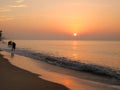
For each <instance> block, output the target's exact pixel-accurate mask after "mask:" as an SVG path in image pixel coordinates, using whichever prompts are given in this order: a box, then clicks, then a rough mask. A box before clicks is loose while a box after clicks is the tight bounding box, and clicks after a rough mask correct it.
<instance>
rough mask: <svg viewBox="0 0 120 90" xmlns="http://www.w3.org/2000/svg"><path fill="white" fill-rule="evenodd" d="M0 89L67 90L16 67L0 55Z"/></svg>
mask: <svg viewBox="0 0 120 90" xmlns="http://www.w3.org/2000/svg"><path fill="white" fill-rule="evenodd" d="M0 90H68V89H67V88H66V87H64V86H62V85H60V84H56V83H53V82H50V81H46V80H43V79H41V78H38V75H37V74H33V73H31V72H28V71H26V70H23V69H20V68H17V67H16V66H13V65H12V64H10V63H9V62H8V60H7V59H5V58H3V55H0Z"/></svg>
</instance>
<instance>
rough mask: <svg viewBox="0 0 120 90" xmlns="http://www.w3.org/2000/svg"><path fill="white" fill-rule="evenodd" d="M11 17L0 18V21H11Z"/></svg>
mask: <svg viewBox="0 0 120 90" xmlns="http://www.w3.org/2000/svg"><path fill="white" fill-rule="evenodd" d="M13 19H14V18H13V17H9V16H0V21H9V20H13Z"/></svg>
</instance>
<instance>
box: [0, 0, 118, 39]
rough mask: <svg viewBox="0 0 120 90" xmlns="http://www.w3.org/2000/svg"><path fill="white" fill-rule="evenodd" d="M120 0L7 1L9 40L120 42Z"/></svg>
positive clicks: (0, 18) (2, 15) (4, 25)
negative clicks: (76, 39)
mask: <svg viewBox="0 0 120 90" xmlns="http://www.w3.org/2000/svg"><path fill="white" fill-rule="evenodd" d="M119 3H120V0H3V1H0V28H1V29H3V31H4V35H5V37H6V38H15V39H18V38H19V39H71V37H72V35H73V33H77V34H78V36H77V38H78V39H95V40H96V39H102V40H108V39H109V40H120V23H119V21H120V17H119V16H120V5H119Z"/></svg>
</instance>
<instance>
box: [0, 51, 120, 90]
mask: <svg viewBox="0 0 120 90" xmlns="http://www.w3.org/2000/svg"><path fill="white" fill-rule="evenodd" d="M1 54H3V55H4V57H5V58H7V59H5V58H2V56H1V62H0V64H1V65H0V66H2V68H1V70H0V71H1V73H2V74H1V75H0V77H1V80H0V83H1V89H0V90H21V89H22V90H25V89H28V90H51V89H52V90H68V89H67V88H69V89H70V90H120V87H119V85H117V84H119V82H116V81H114V80H110V79H107V78H106V79H105V78H100V77H98V76H95V75H91V74H86V73H77V72H74V71H71V70H68V69H62V68H60V67H56V66H53V65H49V64H46V63H44V62H39V61H37V60H32V59H31V58H27V57H24V56H19V55H16V54H14V55H12V54H13V53H8V52H5V51H2V52H1ZM13 65H14V66H13ZM19 68H21V69H19ZM70 73H71V74H70ZM76 77H77V78H76ZM45 80H47V81H45ZM49 81H50V82H49ZM53 82H54V83H53ZM56 83H58V84H56ZM64 86H65V87H64Z"/></svg>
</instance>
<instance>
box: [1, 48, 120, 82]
mask: <svg viewBox="0 0 120 90" xmlns="http://www.w3.org/2000/svg"><path fill="white" fill-rule="evenodd" d="M3 50H5V51H8V52H11V51H10V50H9V49H6V48H4V49H3ZM15 53H16V54H19V55H23V56H27V57H30V58H33V59H37V60H41V61H44V62H47V63H49V64H52V65H56V66H60V67H64V68H68V69H72V70H76V71H84V72H88V73H92V74H96V75H100V76H105V77H109V78H112V79H116V80H120V70H116V69H113V68H110V67H104V66H100V65H94V64H86V63H82V62H78V61H73V60H70V59H68V58H65V57H57V56H51V55H47V54H43V53H36V52H33V51H30V50H26V49H17V50H16V51H15Z"/></svg>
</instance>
